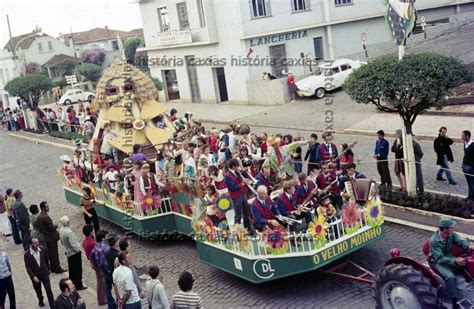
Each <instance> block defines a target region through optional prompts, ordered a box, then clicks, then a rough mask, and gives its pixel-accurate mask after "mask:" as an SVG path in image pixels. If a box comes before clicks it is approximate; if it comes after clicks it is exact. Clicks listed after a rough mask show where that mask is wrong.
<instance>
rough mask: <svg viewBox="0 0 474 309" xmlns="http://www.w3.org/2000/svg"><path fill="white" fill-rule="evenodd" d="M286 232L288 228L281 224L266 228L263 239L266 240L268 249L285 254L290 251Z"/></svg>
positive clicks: (274, 252) (273, 252)
mask: <svg viewBox="0 0 474 309" xmlns="http://www.w3.org/2000/svg"><path fill="white" fill-rule="evenodd" d="M286 234H287V233H286V229H285V228H284V227H283V226H281V225H278V226H276V227H273V228H267V229H265V231H264V232H263V239H264V240H265V241H266V244H267V249H268V251H270V252H271V253H272V254H285V253H286V252H287V251H288V237H287V235H286Z"/></svg>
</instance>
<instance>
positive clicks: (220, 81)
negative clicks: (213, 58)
mask: <svg viewBox="0 0 474 309" xmlns="http://www.w3.org/2000/svg"><path fill="white" fill-rule="evenodd" d="M214 76H215V78H216V81H217V90H218V91H219V93H218V94H219V102H221V103H222V102H227V101H229V97H228V95H227V84H226V81H225V71H224V68H214Z"/></svg>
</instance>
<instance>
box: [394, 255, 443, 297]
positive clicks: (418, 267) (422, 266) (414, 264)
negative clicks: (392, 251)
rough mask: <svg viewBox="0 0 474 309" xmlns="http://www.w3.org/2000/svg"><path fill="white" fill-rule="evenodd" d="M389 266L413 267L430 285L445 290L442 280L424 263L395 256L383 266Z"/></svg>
mask: <svg viewBox="0 0 474 309" xmlns="http://www.w3.org/2000/svg"><path fill="white" fill-rule="evenodd" d="M391 264H405V265H408V266H411V267H413V268H414V269H416V270H419V271H421V272H422V273H423V275H425V276H426V277H427V278H429V279H430V280H431V284H432V285H433V286H434V287H436V288H439V287H441V288H443V289H444V288H445V287H446V285H445V283H444V280H443V278H441V277H440V276H439V275H438V274H437V273H436V272H435V271H434V270H433V269H432V268H431V266H430V265H429V264H428V262H426V263H423V264H422V263H420V262H418V261H416V260H414V259H412V258H409V257H404V256H397V257H393V258H391V259H389V260H388V261H387V262H385V266H388V265H391Z"/></svg>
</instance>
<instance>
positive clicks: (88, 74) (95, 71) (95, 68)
mask: <svg viewBox="0 0 474 309" xmlns="http://www.w3.org/2000/svg"><path fill="white" fill-rule="evenodd" d="M78 70H79V73H80V74H81V75H83V76H84V77H85V78H86V79H87V80H89V81H91V82H96V81H98V80H99V78H100V76H101V75H102V70H103V69H102V67H101V66H99V65H96V64H92V63H83V64H81V65H80V66H79V67H78Z"/></svg>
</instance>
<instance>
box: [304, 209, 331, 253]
mask: <svg viewBox="0 0 474 309" xmlns="http://www.w3.org/2000/svg"><path fill="white" fill-rule="evenodd" d="M308 233H309V234H310V235H311V236H312V237H313V240H314V246H315V247H316V249H319V248H321V247H323V246H324V245H325V244H326V243H327V239H326V227H325V225H324V217H323V216H318V217H317V218H314V219H313V221H311V223H310V224H309V226H308Z"/></svg>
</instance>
